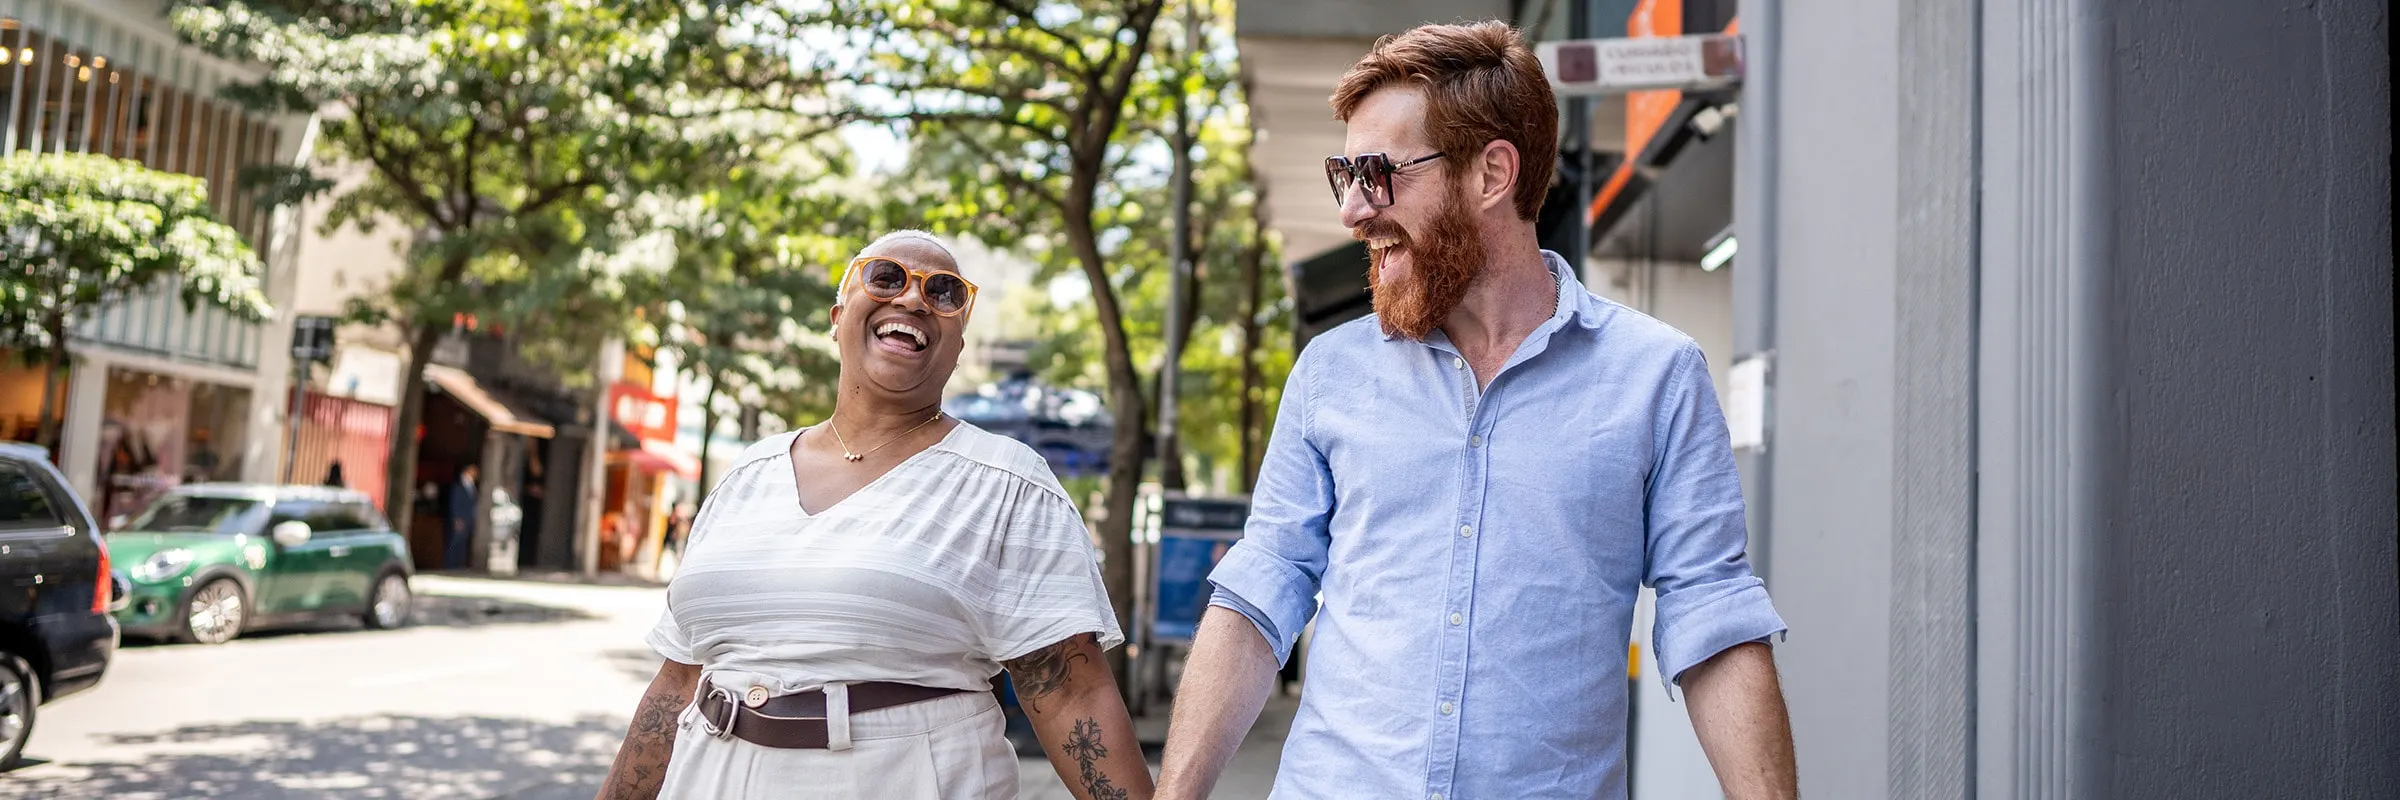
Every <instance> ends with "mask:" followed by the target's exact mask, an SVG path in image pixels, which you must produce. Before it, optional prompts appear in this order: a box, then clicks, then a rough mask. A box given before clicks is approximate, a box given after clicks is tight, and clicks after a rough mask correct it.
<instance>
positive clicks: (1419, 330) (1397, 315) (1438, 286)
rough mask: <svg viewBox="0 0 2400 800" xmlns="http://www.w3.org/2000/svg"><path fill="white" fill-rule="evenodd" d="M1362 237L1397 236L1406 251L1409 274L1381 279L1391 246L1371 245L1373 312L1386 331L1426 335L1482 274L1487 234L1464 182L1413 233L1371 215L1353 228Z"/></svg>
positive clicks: (1418, 336)
mask: <svg viewBox="0 0 2400 800" xmlns="http://www.w3.org/2000/svg"><path fill="white" fill-rule="evenodd" d="M1352 234H1353V235H1354V236H1357V237H1358V238H1360V239H1377V238H1386V237H1389V238H1394V239H1398V240H1400V243H1399V244H1397V245H1394V249H1405V250H1407V251H1408V258H1409V267H1408V274H1407V275H1406V276H1405V277H1404V278H1402V279H1401V280H1400V281H1399V282H1398V283H1396V284H1394V285H1391V286H1385V285H1384V283H1383V259H1384V258H1385V254H1386V253H1388V252H1390V250H1379V251H1370V253H1371V254H1370V256H1369V257H1368V265H1367V281H1368V285H1369V286H1370V291H1371V292H1372V293H1373V295H1374V300H1375V316H1376V319H1377V320H1378V321H1379V322H1380V323H1382V325H1383V332H1384V334H1385V335H1388V336H1406V337H1408V338H1410V339H1414V340H1417V341H1424V339H1425V337H1426V335H1428V334H1431V333H1433V329H1434V328H1438V327H1441V324H1442V322H1443V321H1444V320H1447V319H1449V318H1450V312H1451V310H1453V309H1456V308H1458V304H1459V303H1460V302H1462V301H1464V300H1466V297H1467V289H1469V288H1471V287H1473V286H1474V285H1475V279H1476V278H1477V277H1480V276H1481V275H1482V274H1483V261H1484V256H1485V253H1484V250H1483V237H1481V236H1478V235H1477V234H1476V231H1475V218H1474V217H1472V216H1470V215H1468V213H1467V199H1466V187H1465V186H1463V185H1453V186H1451V187H1450V194H1449V196H1448V197H1446V198H1444V199H1443V202H1442V208H1441V210H1440V211H1437V212H1435V213H1434V216H1433V221H1432V222H1431V223H1428V224H1427V225H1426V226H1425V235H1423V236H1413V235H1410V234H1409V232H1408V231H1406V230H1403V229H1402V228H1401V227H1400V226H1399V225H1396V224H1393V223H1391V222H1389V221H1387V220H1381V219H1377V220H1371V221H1369V222H1368V223H1367V224H1366V225H1364V226H1361V227H1359V228H1357V229H1356V230H1354V231H1353V232H1352Z"/></svg>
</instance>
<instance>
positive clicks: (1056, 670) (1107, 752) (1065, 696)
mask: <svg viewBox="0 0 2400 800" xmlns="http://www.w3.org/2000/svg"><path fill="white" fill-rule="evenodd" d="M1007 667H1008V677H1009V680H1010V682H1012V683H1013V684H1015V686H1016V690H1017V702H1018V703H1019V704H1020V705H1022V706H1024V708H1025V715H1026V717H1028V718H1030V719H1031V720H1033V731H1034V733H1035V734H1036V735H1039V736H1040V737H1041V739H1042V750H1043V751H1044V752H1046V753H1048V754H1049V756H1050V766H1051V767H1052V768H1054V769H1057V770H1058V777H1059V778H1060V779H1061V780H1064V781H1066V783H1067V789H1068V790H1069V791H1072V792H1074V793H1075V796H1076V797H1077V798H1080V800H1149V798H1150V795H1151V792H1152V789H1151V782H1150V765H1149V764H1147V763H1145V762H1143V761H1142V746H1141V743H1139V742H1136V741H1134V738H1133V718H1132V717H1130V716H1127V715H1126V713H1125V701H1124V700H1123V699H1122V698H1120V697H1118V696H1117V679H1116V676H1114V675H1111V674H1109V671H1108V662H1107V661H1106V660H1105V659H1103V658H1101V653H1100V646H1099V644H1098V643H1097V642H1095V641H1093V639H1092V635H1091V634H1088V633H1086V634H1078V635H1075V636H1073V637H1069V638H1068V639H1066V640H1065V641H1061V642H1059V643H1058V644H1054V645H1051V646H1049V647H1045V648H1042V649H1040V650H1036V651H1033V652H1032V653H1029V654H1027V655H1026V656H1025V657H1024V658H1019V659H1017V660H1015V661H1010V662H1008V664H1007Z"/></svg>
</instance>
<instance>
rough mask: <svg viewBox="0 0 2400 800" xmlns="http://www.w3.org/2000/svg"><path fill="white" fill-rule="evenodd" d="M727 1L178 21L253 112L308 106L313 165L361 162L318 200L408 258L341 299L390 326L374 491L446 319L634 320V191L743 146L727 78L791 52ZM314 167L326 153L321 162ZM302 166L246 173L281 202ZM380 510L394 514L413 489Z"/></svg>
mask: <svg viewBox="0 0 2400 800" xmlns="http://www.w3.org/2000/svg"><path fill="white" fill-rule="evenodd" d="M743 13H745V12H744V11H743V9H742V8H740V7H738V6H735V5H732V4H724V3H689V4H687V3H679V2H665V1H662V0H624V1H623V2H611V3H581V2H579V3H542V2H532V1H531V0H503V1H502V2H491V1H490V0H411V1H409V2H399V1H398V0H349V1H347V2H344V1H339V0H335V1H323V0H320V1H316V2H311V1H310V0H232V1H230V2H228V1H225V0H211V1H209V2H200V1H199V0H192V1H191V2H183V3H179V4H178V8H177V9H176V10H175V12H174V21H175V24H176V27H177V30H178V31H179V32H180V33H181V34H182V35H183V36H184V38H186V39H187V40H190V41H192V42H194V43H196V44H198V45H200V46H201V47H203V48H205V49H207V50H209V51H210V52H213V53H216V54H219V55H223V56H227V57H231V58H236V59H239V60H242V61H245V62H248V63H253V64H257V65H259V66H260V67H261V68H262V69H263V77H261V78H260V79H258V80H256V81H254V82H251V83H248V84H243V85H239V86H235V87H233V88H232V89H230V90H229V91H228V92H227V94H228V96H230V97H233V98H234V99H236V100H239V101H241V102H243V103H244V104H246V105H249V106H251V107H253V108H258V109H262V110H269V111H289V112H324V113H323V116H322V118H321V119H322V127H321V130H320V132H319V136H318V139H317V148H318V150H317V152H316V153H314V154H313V157H314V159H315V160H316V162H317V163H318V164H319V165H333V164H357V165H364V166H365V167H367V168H368V169H370V170H371V177H370V179H369V180H367V181H365V182H364V183H363V184H361V185H359V186H358V188H356V189H354V190H349V191H346V192H345V193H343V194H341V195H339V196H337V197H335V198H333V199H332V207H331V209H330V213H329V215H328V225H330V226H336V227H338V226H341V225H345V224H349V225H356V226H359V227H361V228H371V227H373V226H375V225H378V224H399V225H402V226H404V227H405V228H407V229H409V230H412V231H415V232H416V233H417V234H418V235H417V237H416V238H415V239H414V241H413V243H412V245H411V246H410V247H409V250H408V253H407V260H408V269H407V270H406V272H405V274H404V275H402V276H401V277H400V278H398V279H397V280H396V281H395V282H394V284H393V285H392V286H390V287H388V288H387V291H385V292H383V293H381V295H380V296H378V297H376V298H373V300H372V301H371V302H363V303H360V304H358V305H356V306H354V308H353V309H352V316H353V317H354V318H356V319H357V320H359V321H367V322H385V323H390V324H392V325H395V326H396V327H397V328H398V329H400V330H401V331H403V332H404V334H405V338H406V340H407V341H408V342H409V360H408V367H407V370H406V372H405V373H404V374H403V375H402V376H401V380H402V381H403V382H404V383H403V386H404V387H408V388H409V389H412V390H404V391H402V392H401V395H400V396H401V398H402V399H401V405H400V408H399V413H398V414H397V417H398V419H397V420H396V423H395V425H394V426H393V430H394V435H393V437H392V449H391V455H390V461H389V464H388V470H389V474H390V476H391V477H390V481H391V483H390V486H389V487H388V489H387V491H388V495H387V496H389V497H394V498H402V497H408V496H410V488H411V484H412V482H413V479H414V476H415V472H416V453H417V442H416V431H417V428H418V422H419V420H420V419H421V417H422V414H423V401H422V396H421V395H422V393H421V392H418V391H413V389H414V387H416V386H419V385H421V381H422V380H423V375H424V370H425V367H426V365H427V363H428V362H429V361H430V360H431V358H432V355H433V350H434V346H435V345H436V344H437V343H438V342H439V340H440V337H441V336H442V335H443V334H444V333H446V332H447V331H449V330H451V329H452V326H453V324H454V320H456V319H458V318H459V317H460V316H461V315H477V316H480V317H487V318H491V320H492V321H495V322H502V323H514V324H515V326H516V329H517V330H518V331H519V332H520V333H521V334H527V335H531V336H533V338H536V339H549V340H554V341H563V342H565V343H566V345H567V346H563V347H561V348H559V349H560V350H562V351H564V352H566V353H573V354H577V355H580V356H581V358H583V359H586V360H588V359H589V358H590V356H589V355H588V354H589V353H591V352H593V349H592V348H591V347H588V346H586V345H592V344H596V342H597V341H598V339H599V338H600V337H602V336H605V335H608V334H610V333H613V332H617V331H621V330H625V329H627V328H629V327H630V326H632V325H633V317H632V311H633V308H634V302H633V298H632V294H631V289H630V287H632V286H634V285H635V284H637V283H638V281H637V280H635V279H633V278H630V277H628V276H627V274H626V273H627V270H628V269H630V268H631V267H629V260H628V259H624V258H612V257H608V256H607V255H606V254H609V253H610V252H611V251H612V250H614V249H615V246H616V245H618V244H621V243H626V242H628V241H629V240H631V239H634V238H636V237H638V236H640V235H641V234H643V233H644V231H642V229H641V227H642V226H640V225H639V224H637V223H636V222H635V220H637V219H638V218H639V217H640V216H641V213H640V212H641V208H640V206H641V204H642V203H643V202H644V198H645V197H647V196H648V195H649V194H650V193H652V192H655V191H659V190H660V189H661V187H673V186H675V185H677V184H678V183H680V182H683V181H687V180H691V179H694V178H696V177H701V176H704V175H705V174H706V173H707V170H705V169H695V168H694V167H695V165H705V164H710V163H716V162H720V161H722V160H723V159H724V158H726V157H727V154H728V153H732V152H738V141H737V139H738V136H737V133H738V131H737V130H735V129H733V128H731V127H728V126H726V125H723V124H721V122H722V118H723V117H725V116H726V115H727V114H729V113H733V110H735V109H747V108H754V107H764V106H766V105H771V104H766V103H757V102H753V101H754V100H756V96H755V95H754V94H751V93H747V92H744V91H742V90H741V88H740V87H742V86H746V85H750V84H754V83H760V82H763V81H764V80H765V78H766V76H771V75H774V74H777V73H779V72H781V71H782V70H784V69H785V68H786V65H785V63H784V62H781V61H778V60H776V59H772V58H766V57H762V56H760V55H759V54H758V53H757V51H756V50H755V49H754V48H752V47H750V46H749V45H747V44H744V43H743V42H744V40H743V39H742V37H741V36H740V35H739V33H738V31H739V29H740V28H741V26H742V22H741V15H742V14H743ZM320 168H321V167H320ZM314 169H316V168H311V167H285V168H268V169H262V170H254V171H252V172H251V173H249V174H246V175H245V178H246V179H247V180H249V181H250V182H251V183H252V184H253V185H259V186H263V187H267V188H268V189H270V190H272V191H273V193H274V194H273V196H274V197H276V198H277V199H279V200H281V201H290V200H294V199H298V198H302V197H307V196H310V195H312V194H315V193H320V192H323V191H325V190H326V189H327V188H328V187H330V186H331V182H330V181H328V180H326V179H325V178H324V177H323V176H322V175H319V174H317V173H316V172H315V171H314ZM391 506H392V507H391V508H390V509H387V511H388V512H389V513H390V514H391V515H392V517H393V520H394V522H395V523H396V524H397V525H399V526H401V527H402V528H403V529H405V528H406V526H407V525H408V517H409V513H410V510H411V509H410V505H409V504H407V503H398V502H395V503H392V504H391Z"/></svg>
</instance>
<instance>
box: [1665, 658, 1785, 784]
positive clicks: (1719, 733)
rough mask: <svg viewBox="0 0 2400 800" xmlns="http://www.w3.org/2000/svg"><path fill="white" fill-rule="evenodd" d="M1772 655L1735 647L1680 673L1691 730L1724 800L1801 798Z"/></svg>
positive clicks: (1780, 690)
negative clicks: (1698, 738) (1706, 757)
mask: <svg viewBox="0 0 2400 800" xmlns="http://www.w3.org/2000/svg"><path fill="white" fill-rule="evenodd" d="M1774 652H1775V651H1774V650H1773V649H1772V648H1770V647H1768V646H1767V645H1764V644H1760V643H1757V642H1748V643H1744V644H1738V645H1734V646H1733V647H1730V648H1727V649H1726V650H1725V652H1722V653H1718V654H1717V655H1716V656H1715V657H1714V658H1710V659H1709V660H1707V661H1703V662H1700V664H1699V665H1697V666H1694V667H1692V668H1691V669H1688V670H1685V671H1684V673H1683V694H1684V701H1685V704H1686V705H1687V706H1688V707H1689V708H1690V711H1691V715H1692V730H1693V731H1694V732H1696V733H1698V734H1699V736H1700V749H1701V750H1702V751H1703V752H1706V753H1707V754H1708V763H1709V766H1710V767H1711V768H1713V769H1715V770H1716V773H1717V783H1719V784H1720V785H1722V786H1723V788H1724V789H1725V797H1726V798H1727V799H1728V800H1784V799H1785V798H1796V797H1799V796H1800V776H1799V769H1798V767H1797V765H1796V763H1795V761H1794V759H1793V757H1792V720H1791V717H1790V715H1789V714H1788V713H1787V712H1786V711H1785V709H1784V705H1783V686H1782V684H1781V682H1780V681H1779V680H1777V679H1776V677H1775V654H1774Z"/></svg>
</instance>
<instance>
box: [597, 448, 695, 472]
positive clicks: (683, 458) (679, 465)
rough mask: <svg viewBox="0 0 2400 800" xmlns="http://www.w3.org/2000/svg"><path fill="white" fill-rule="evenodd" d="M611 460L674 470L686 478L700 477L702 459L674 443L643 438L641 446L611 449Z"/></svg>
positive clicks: (636, 465)
mask: <svg viewBox="0 0 2400 800" xmlns="http://www.w3.org/2000/svg"><path fill="white" fill-rule="evenodd" d="M608 460H609V461H611V462H622V463H625V464H629V465H632V466H633V467H635V468H638V469H643V470H648V471H651V472H672V473H675V474H677V475H681V476H683V477H684V479H686V480H695V481H696V480H699V479H700V459H697V458H693V457H691V456H689V455H686V454H685V453H684V452H683V451H681V450H677V449H675V446H674V445H671V444H667V443H665V442H660V441H656V440H651V439H644V440H642V444H641V446H640V447H635V448H630V449H625V450H611V451H609V453H608Z"/></svg>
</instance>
